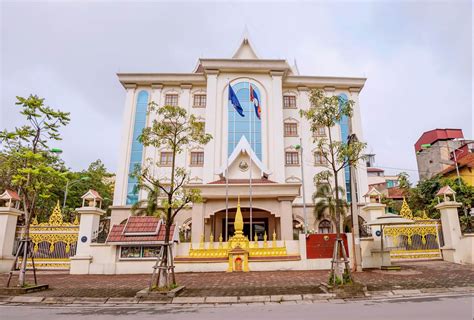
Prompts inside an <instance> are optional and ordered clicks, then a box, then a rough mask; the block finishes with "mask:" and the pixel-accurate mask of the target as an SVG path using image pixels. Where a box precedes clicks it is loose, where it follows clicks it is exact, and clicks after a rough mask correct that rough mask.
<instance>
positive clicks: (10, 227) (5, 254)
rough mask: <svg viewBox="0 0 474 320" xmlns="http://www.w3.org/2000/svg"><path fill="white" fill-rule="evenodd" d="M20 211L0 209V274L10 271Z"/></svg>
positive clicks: (7, 208) (6, 208)
mask: <svg viewBox="0 0 474 320" xmlns="http://www.w3.org/2000/svg"><path fill="white" fill-rule="evenodd" d="M21 213H22V212H21V211H20V210H17V209H15V208H9V207H0V273H2V272H7V271H10V269H11V267H12V263H13V260H14V254H13V245H14V242H15V233H16V223H17V219H18V217H19V216H20V215H21Z"/></svg>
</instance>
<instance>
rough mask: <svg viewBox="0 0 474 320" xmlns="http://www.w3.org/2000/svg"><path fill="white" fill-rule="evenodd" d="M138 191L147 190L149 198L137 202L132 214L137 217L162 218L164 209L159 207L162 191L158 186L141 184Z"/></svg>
mask: <svg viewBox="0 0 474 320" xmlns="http://www.w3.org/2000/svg"><path fill="white" fill-rule="evenodd" d="M136 188H137V190H146V191H147V197H146V198H145V199H142V200H139V201H137V202H135V203H134V204H133V206H132V214H133V215H135V216H149V217H158V218H160V217H161V216H162V215H163V208H161V207H160V205H159V199H158V198H159V197H160V196H161V189H160V188H159V187H158V186H156V185H151V186H150V185H148V184H140V186H137V187H136Z"/></svg>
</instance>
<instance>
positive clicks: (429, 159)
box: [415, 129, 464, 180]
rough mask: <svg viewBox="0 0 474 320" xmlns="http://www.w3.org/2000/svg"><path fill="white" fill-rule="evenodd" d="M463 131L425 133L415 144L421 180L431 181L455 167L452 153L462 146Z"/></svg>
mask: <svg viewBox="0 0 474 320" xmlns="http://www.w3.org/2000/svg"><path fill="white" fill-rule="evenodd" d="M463 139H464V135H463V132H462V130H461V129H434V130H430V131H426V132H424V133H423V134H422V135H421V137H420V138H419V139H418V141H417V142H416V143H415V152H416V163H417V165H418V174H419V176H420V180H425V179H430V178H432V177H433V176H435V175H437V174H439V173H440V172H441V171H443V170H445V169H447V168H448V167H450V166H451V165H453V158H452V152H453V151H454V150H456V149H458V148H459V147H460V146H461V145H462V144H463V141H462V140H463Z"/></svg>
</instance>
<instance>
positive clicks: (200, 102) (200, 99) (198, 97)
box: [193, 94, 206, 108]
mask: <svg viewBox="0 0 474 320" xmlns="http://www.w3.org/2000/svg"><path fill="white" fill-rule="evenodd" d="M193 107H194V108H205V107H206V95H205V94H195V95H194V99H193Z"/></svg>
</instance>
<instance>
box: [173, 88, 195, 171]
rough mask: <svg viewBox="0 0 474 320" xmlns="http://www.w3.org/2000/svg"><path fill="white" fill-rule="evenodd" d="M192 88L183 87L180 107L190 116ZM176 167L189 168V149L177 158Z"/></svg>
mask: <svg viewBox="0 0 474 320" xmlns="http://www.w3.org/2000/svg"><path fill="white" fill-rule="evenodd" d="M191 88H192V85H190V84H182V85H181V94H180V95H179V104H178V105H179V106H180V107H181V108H183V109H185V110H186V112H187V113H188V115H190V114H191V103H190V99H191ZM176 166H177V167H181V168H188V167H189V151H188V150H187V148H185V149H184V150H183V152H182V153H181V154H179V155H178V156H177V157H176Z"/></svg>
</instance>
